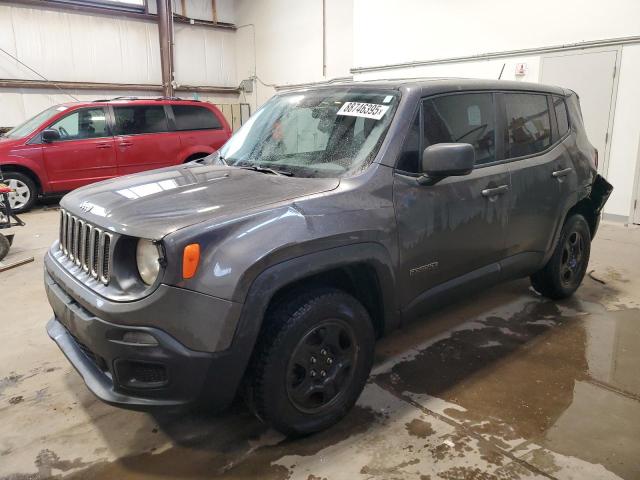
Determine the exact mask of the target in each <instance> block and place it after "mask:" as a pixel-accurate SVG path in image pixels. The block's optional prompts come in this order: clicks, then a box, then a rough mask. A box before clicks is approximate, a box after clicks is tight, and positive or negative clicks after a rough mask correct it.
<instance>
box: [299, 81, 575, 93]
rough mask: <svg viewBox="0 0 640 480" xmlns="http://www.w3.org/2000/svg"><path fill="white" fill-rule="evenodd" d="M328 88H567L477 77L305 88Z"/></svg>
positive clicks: (555, 90)
mask: <svg viewBox="0 0 640 480" xmlns="http://www.w3.org/2000/svg"><path fill="white" fill-rule="evenodd" d="M323 87H324V88H329V87H360V88H362V87H364V88H386V89H394V90H406V89H412V90H413V89H421V90H423V91H424V92H425V93H429V90H433V93H436V92H441V91H445V90H446V91H449V90H450V91H456V90H519V91H533V92H544V93H556V94H559V95H562V94H567V93H568V90H566V89H563V88H561V87H558V86H553V85H545V84H541V83H530V82H519V81H511V80H487V79H478V78H443V77H428V78H399V79H382V80H363V81H353V80H350V81H340V82H327V83H323V84H317V85H315V86H313V87H305V88H303V89H306V88H323Z"/></svg>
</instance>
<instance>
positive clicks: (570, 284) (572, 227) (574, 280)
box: [531, 214, 591, 300]
mask: <svg viewBox="0 0 640 480" xmlns="http://www.w3.org/2000/svg"><path fill="white" fill-rule="evenodd" d="M590 253H591V231H590V230H589V225H588V224H587V221H586V220H585V218H584V217H583V216H582V215H580V214H574V215H572V216H570V217H569V218H568V219H567V220H566V221H565V223H564V225H563V227H562V232H560V238H559V239H558V244H557V245H556V248H555V250H554V252H553V255H552V256H551V258H550V259H549V261H548V262H547V264H546V265H545V266H544V268H542V269H541V270H539V271H538V272H536V273H534V274H533V275H531V285H532V286H533V288H534V289H535V290H537V291H538V292H539V293H540V294H542V295H544V296H545V297H548V298H551V299H554V300H559V299H562V298H567V297H570V296H571V295H572V294H573V292H575V291H576V290H577V289H578V287H579V286H580V284H581V283H582V279H583V278H584V275H585V273H586V271H587V266H588V264H589V254H590Z"/></svg>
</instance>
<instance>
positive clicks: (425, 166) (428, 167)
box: [418, 143, 476, 185]
mask: <svg viewBox="0 0 640 480" xmlns="http://www.w3.org/2000/svg"><path fill="white" fill-rule="evenodd" d="M475 162H476V152H475V150H474V149H473V146H472V145H470V144H468V143H437V144H435V145H431V146H430V147H427V148H425V150H424V152H423V153H422V171H423V172H424V175H423V176H422V177H420V178H419V179H418V181H419V182H420V184H421V185H433V184H435V183H437V182H438V181H440V180H442V179H443V178H445V177H454V176H462V175H469V174H470V173H471V172H472V171H473V166H474V164H475Z"/></svg>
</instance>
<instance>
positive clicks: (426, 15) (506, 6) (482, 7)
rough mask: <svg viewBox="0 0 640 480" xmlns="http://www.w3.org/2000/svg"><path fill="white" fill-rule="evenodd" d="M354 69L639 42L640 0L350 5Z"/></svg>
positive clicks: (381, 0)
mask: <svg viewBox="0 0 640 480" xmlns="http://www.w3.org/2000/svg"><path fill="white" fill-rule="evenodd" d="M353 18H354V49H353V53H354V65H355V66H356V67H365V66H373V65H383V64H393V63H402V62H410V61H415V60H434V59H441V58H450V57H459V56H467V55H477V54H481V53H487V52H499V51H505V50H517V49H523V48H534V47H543V46H554V45H562V44H568V43H576V42H581V41H584V40H591V39H606V38H616V37H624V36H629V35H638V28H639V19H640V2H639V1H638V0H617V1H614V2H604V1H602V0H564V1H563V2H561V3H559V2H558V1H557V0H537V1H536V2H513V1H512V2H508V1H505V0H483V1H482V2H479V1H477V0H455V1H443V0H395V1H394V2H392V3H390V2H388V1H385V0H354V16H353Z"/></svg>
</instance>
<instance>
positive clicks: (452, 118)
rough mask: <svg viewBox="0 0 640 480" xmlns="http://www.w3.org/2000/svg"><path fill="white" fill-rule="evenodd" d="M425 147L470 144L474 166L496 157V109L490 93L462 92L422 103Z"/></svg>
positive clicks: (493, 159) (488, 161) (491, 160)
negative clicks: (474, 153) (474, 152)
mask: <svg viewBox="0 0 640 480" xmlns="http://www.w3.org/2000/svg"><path fill="white" fill-rule="evenodd" d="M423 117H424V118H423V121H424V148H427V147H428V146H430V145H435V144H436V143H470V144H471V145H473V148H474V149H475V151H476V165H482V164H484V163H490V162H494V161H495V160H496V146H495V129H496V126H495V125H496V122H495V109H494V106H493V94H491V93H463V94H456V95H447V96H444V97H436V98H434V99H430V100H426V101H425V102H424V104H423Z"/></svg>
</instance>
